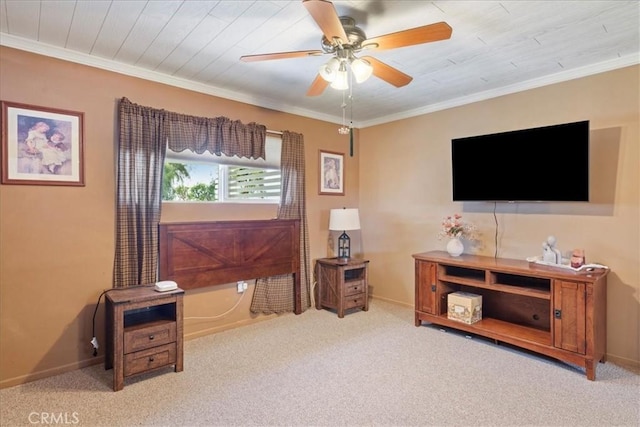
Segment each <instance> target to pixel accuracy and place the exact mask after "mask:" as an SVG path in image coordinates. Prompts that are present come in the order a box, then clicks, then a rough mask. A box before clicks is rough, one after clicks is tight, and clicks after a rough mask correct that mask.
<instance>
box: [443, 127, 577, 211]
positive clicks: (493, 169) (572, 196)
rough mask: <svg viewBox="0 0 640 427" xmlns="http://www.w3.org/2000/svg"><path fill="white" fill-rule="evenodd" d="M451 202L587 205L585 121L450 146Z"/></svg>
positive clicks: (464, 140)
mask: <svg viewBox="0 0 640 427" xmlns="http://www.w3.org/2000/svg"><path fill="white" fill-rule="evenodd" d="M451 161H452V174H453V200H454V201H523V202H524V201H532V202H533V201H554V202H565V201H571V202H588V201H589V121H588V120H587V121H581V122H575V123H565V124H560V125H553V126H545V127H539V128H533V129H523V130H516V131H511V132H503V133H495V134H490V135H480V136H471V137H466V138H456V139H452V140H451Z"/></svg>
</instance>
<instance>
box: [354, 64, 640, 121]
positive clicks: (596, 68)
mask: <svg viewBox="0 0 640 427" xmlns="http://www.w3.org/2000/svg"><path fill="white" fill-rule="evenodd" d="M639 63H640V56H638V55H628V56H621V57H619V58H615V59H612V60H609V61H604V62H600V63H597V64H592V65H588V66H584V67H580V68H574V69H572V70H567V71H562V72H560V73H556V74H551V75H548V76H544V77H539V78H536V79H531V80H526V81H524V82H518V83H515V84H512V85H508V86H501V87H499V88H495V89H492V90H487V91H484V92H478V93H474V94H471V95H468V96H463V97H460V98H455V99H451V100H448V101H445V102H440V103H436V104H430V105H427V106H425V107H420V108H416V109H413V110H408V111H403V112H402V113H398V114H394V115H390V116H386V117H384V118H382V119H379V120H369V121H366V122H362V123H359V126H358V127H362V128H366V127H370V126H375V125H379V124H384V123H389V122H394V121H397V120H402V119H408V118H411V117H416V116H421V115H423V114H428V113H433V112H436V111H441V110H446V109H449V108H454V107H460V106H462V105H467V104H472V103H474V102H479V101H485V100H487V99H491V98H497V97H499V96H504V95H510V94H513V93H517V92H523V91H525V90H529V89H536V88H540V87H543V86H549V85H552V84H555V83H562V82H566V81H569V80H573V79H578V78H581V77H587V76H591V75H594V74H599V73H604V72H607V71H613V70H616V69H619V68H625V67H629V66H632V65H638V64H639Z"/></svg>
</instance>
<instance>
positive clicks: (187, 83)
mask: <svg viewBox="0 0 640 427" xmlns="http://www.w3.org/2000/svg"><path fill="white" fill-rule="evenodd" d="M0 46H6V47H11V48H14V49H19V50H24V51H27V52H31V53H36V54H39V55H43V56H48V57H51V58H55V59H61V60H63V61H69V62H74V63H77V64H81V65H87V66H90V67H95V68H99V69H102V70H107V71H112V72H114V73H118V74H123V75H127V76H130V77H137V78H140V79H144V80H149V81H153V82H157V83H162V84H166V85H169V86H175V87H179V88H182V89H188V90H192V91H194V92H199V93H204V94H206V95H212V96H217V97H219V98H224V99H229V100H231V101H238V102H242V103H245V104H250V105H255V106H258V107H263V108H268V109H272V110H276V111H282V112H284V113H290V114H295V115H299V116H303V117H309V118H313V119H317V120H322V121H326V122H330V123H336V124H341V123H342V121H341V120H342V118H341V117H338V116H333V115H325V114H321V113H318V112H316V111H311V110H306V109H303V108H295V107H294V108H283V106H282V102H281V101H276V100H271V99H266V98H263V99H261V100H259V101H257V100H256V99H255V97H253V96H250V95H246V94H242V93H239V92H236V91H230V90H227V89H223V88H220V87H217V86H214V85H208V84H202V83H197V82H193V81H191V80H187V79H183V78H180V77H174V76H169V75H167V74H162V73H158V72H156V71H151V70H146V69H143V68H140V67H136V66H133V65H127V64H122V63H120V62H116V61H113V60H110V59H104V58H99V57H96V56H92V55H88V54H85V53H79V52H74V51H71V50H68V49H63V48H60V47H57V46H52V45H48V44H45V43H40V42H35V41H32V40H27V39H24V38H21V37H16V36H12V35H9V34H5V33H2V34H1V35H0Z"/></svg>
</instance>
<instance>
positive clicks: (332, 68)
mask: <svg viewBox="0 0 640 427" xmlns="http://www.w3.org/2000/svg"><path fill="white" fill-rule="evenodd" d="M339 68H340V60H339V59H338V58H336V57H335V56H334V57H333V58H331V59H330V60H328V61H327V63H326V64H323V65H322V66H320V70H319V74H320V76H322V78H323V79H325V80H326V81H328V82H329V83H333V81H334V80H335V79H336V75H337V73H338V69H339Z"/></svg>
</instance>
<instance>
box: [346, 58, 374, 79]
mask: <svg viewBox="0 0 640 427" xmlns="http://www.w3.org/2000/svg"><path fill="white" fill-rule="evenodd" d="M351 71H353V76H354V77H355V78H356V82H358V83H362V82H364V81H366V80H367V79H368V78H369V77H371V74H372V73H373V67H372V66H371V64H370V63H369V61H367V60H365V59H360V58H356V59H354V60H353V61H351Z"/></svg>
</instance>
